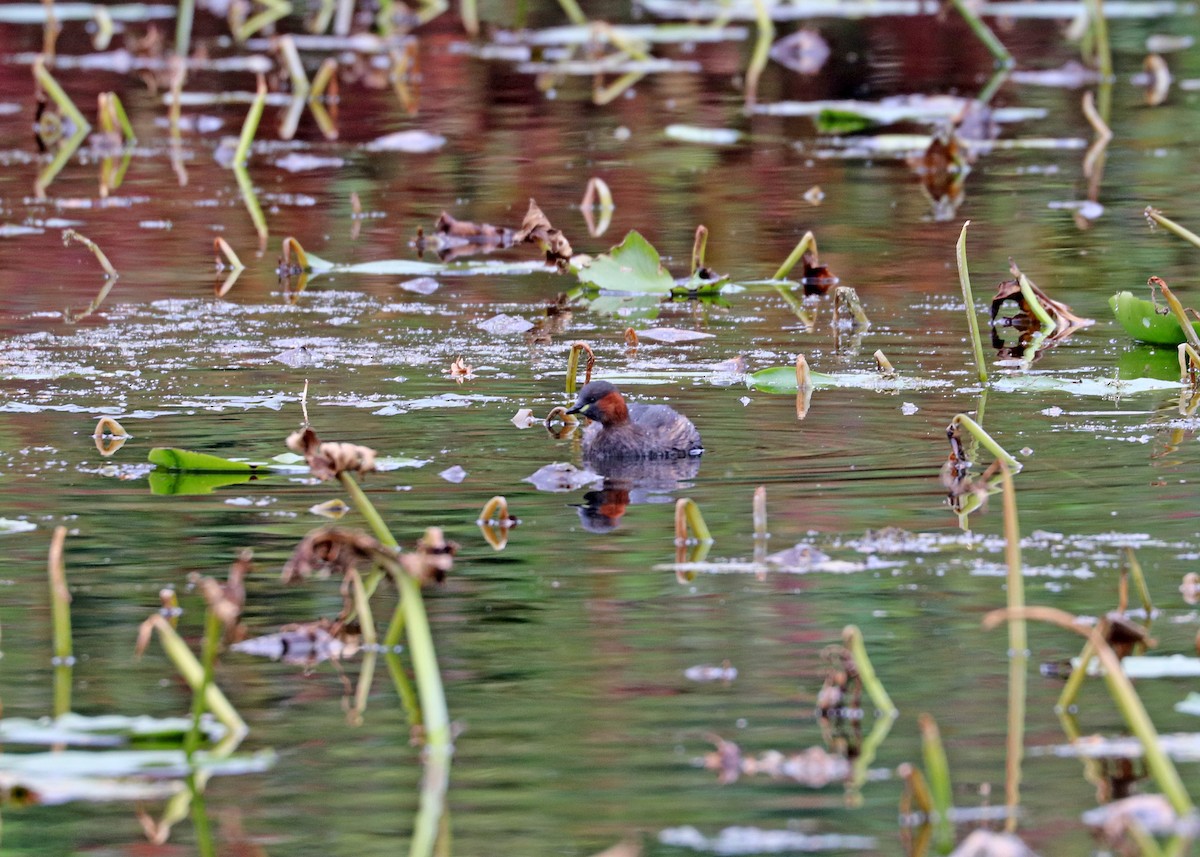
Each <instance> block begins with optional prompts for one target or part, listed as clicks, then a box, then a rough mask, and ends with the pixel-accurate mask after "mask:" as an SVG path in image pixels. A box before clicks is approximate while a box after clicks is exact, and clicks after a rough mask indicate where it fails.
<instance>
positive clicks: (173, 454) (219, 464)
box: [149, 446, 271, 473]
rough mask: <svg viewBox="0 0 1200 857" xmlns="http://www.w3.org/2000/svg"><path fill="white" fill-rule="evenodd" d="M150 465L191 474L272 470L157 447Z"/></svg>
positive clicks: (266, 466) (262, 464) (190, 452)
mask: <svg viewBox="0 0 1200 857" xmlns="http://www.w3.org/2000/svg"><path fill="white" fill-rule="evenodd" d="M149 459H150V463H151V464H156V465H158V466H159V467H161V468H163V469H164V470H182V471H188V472H191V473H258V472H261V471H264V470H271V466H270V465H269V464H267V463H265V462H261V461H259V462H253V461H234V460H232V459H229V458H221V457H220V456H217V455H209V454H208V453H206V452H192V451H190V450H187V449H175V448H174V447H165V446H157V447H155V448H154V449H152V450H150V455H149Z"/></svg>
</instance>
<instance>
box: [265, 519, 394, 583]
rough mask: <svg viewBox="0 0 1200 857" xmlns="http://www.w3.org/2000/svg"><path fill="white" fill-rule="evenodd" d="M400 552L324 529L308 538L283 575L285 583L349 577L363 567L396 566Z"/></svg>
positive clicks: (335, 529)
mask: <svg viewBox="0 0 1200 857" xmlns="http://www.w3.org/2000/svg"><path fill="white" fill-rule="evenodd" d="M395 561H396V552H395V551H394V550H391V549H390V548H388V547H385V546H384V545H382V544H380V542H379V541H378V540H377V539H375V538H373V537H371V536H369V535H367V534H366V533H363V532H359V531H358V530H347V529H341V528H338V527H321V528H319V529H316V530H313V531H312V532H311V533H309V534H308V535H307V536H305V537H304V538H303V539H302V540H301V541H300V544H298V545H297V546H296V549H295V550H294V551H292V556H291V558H289V559H288V561H287V563H286V564H285V565H284V566H283V573H282V574H281V575H280V577H281V579H282V580H283V582H284V583H294V582H295V581H297V580H304V579H305V578H308V577H311V576H312V575H313V574H314V573H319V574H320V575H321V576H323V577H325V576H328V575H330V574H333V575H337V576H339V577H342V576H345V575H347V574H349V573H350V571H351V570H353V569H356V568H358V567H359V566H360V565H364V566H373V565H375V564H377V563H380V564H384V565H387V566H389V567H390V566H393V565H394V563H395Z"/></svg>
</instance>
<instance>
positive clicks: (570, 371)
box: [566, 342, 596, 396]
mask: <svg viewBox="0 0 1200 857" xmlns="http://www.w3.org/2000/svg"><path fill="white" fill-rule="evenodd" d="M581 351H586V352H587V362H586V363H585V364H584V370H583V383H584V384H590V383H591V381H592V369H594V368H595V366H596V353H595V352H594V351H592V346H590V345H588V344H587V343H586V342H576V343H575V344H574V345H572V346H571V352H570V353H569V354H568V355H567V387H566V392H567V395H568V396H574V395H575V386H576V380H575V377H576V376H577V375H578V374H579V353H580V352H581Z"/></svg>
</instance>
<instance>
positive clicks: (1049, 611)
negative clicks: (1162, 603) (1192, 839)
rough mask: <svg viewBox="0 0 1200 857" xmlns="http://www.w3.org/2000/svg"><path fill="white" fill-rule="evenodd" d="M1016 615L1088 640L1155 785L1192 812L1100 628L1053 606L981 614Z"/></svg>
mask: <svg viewBox="0 0 1200 857" xmlns="http://www.w3.org/2000/svg"><path fill="white" fill-rule="evenodd" d="M1018 618H1021V619H1035V620H1038V621H1043V622H1050V623H1051V624H1054V625H1058V626H1059V627H1060V628H1065V629H1067V630H1069V631H1074V632H1076V633H1077V634H1081V635H1083V636H1084V637H1086V638H1087V639H1088V640H1089V642H1090V643H1091V646H1092V648H1093V649H1094V650H1095V652H1096V657H1097V658H1099V659H1100V665H1101V667H1102V668H1103V670H1104V680H1105V682H1106V683H1107V684H1108V689H1109V693H1110V694H1112V697H1113V701H1114V702H1115V703H1116V705H1117V710H1118V711H1120V712H1121V716H1122V717H1123V718H1124V719H1125V724H1126V725H1127V726H1128V727H1129V731H1131V732H1132V733H1133V734H1134V736H1135V737H1136V738H1137V739H1138V741H1140V742H1141V744H1142V753H1143V756H1144V758H1145V760H1146V768H1147V769H1148V770H1149V771H1150V775H1151V776H1152V777H1154V779H1155V781H1156V782H1157V783H1158V787H1159V788H1160V789H1162V792H1163V794H1164V795H1165V796H1166V798H1167V800H1168V801H1170V802H1171V807H1172V808H1173V809H1174V810H1175V812H1176V813H1177V814H1178V815H1181V816H1183V815H1188V814H1189V813H1192V812H1194V811H1195V806H1194V805H1193V804H1192V799H1191V797H1190V796H1189V795H1188V792H1187V789H1186V788H1185V787H1184V785H1183V780H1182V779H1181V778H1180V776H1179V771H1178V770H1176V768H1175V763H1174V762H1172V761H1171V757H1170V756H1169V755H1167V753H1166V751H1164V750H1163V748H1162V744H1161V743H1159V739H1158V731H1157V730H1156V729H1155V728H1154V723H1153V721H1151V719H1150V715H1149V714H1147V713H1146V708H1145V706H1144V705H1143V704H1142V700H1141V698H1140V697H1139V696H1138V694H1137V691H1136V690H1135V689H1134V687H1133V683H1132V682H1131V681H1130V680H1129V676H1127V675H1126V674H1125V670H1123V669H1122V668H1121V660H1120V658H1118V657H1117V655H1116V653H1115V652H1113V650H1112V647H1111V646H1109V645H1108V643H1106V642H1105V641H1104V638H1103V637H1101V636H1100V634H1099V632H1098V631H1097V630H1096V629H1095V628H1084V627H1082V626H1080V625H1079V624H1078V623H1077V622H1076V621H1075V617H1074V616H1072V615H1071V614H1070V613H1067V612H1066V611H1064V610H1057V609H1055V608H1053V607H1026V608H1024V609H1023V610H1017V611H1013V610H994V611H992V612H991V613H989V614H988V615H987V616H985V617H984V620H983V626H984V628H985V629H989V630H990V629H991V628H994V627H995V626H996V625H997V624H999V623H1000V622H1003V621H1005V620H1011V619H1018Z"/></svg>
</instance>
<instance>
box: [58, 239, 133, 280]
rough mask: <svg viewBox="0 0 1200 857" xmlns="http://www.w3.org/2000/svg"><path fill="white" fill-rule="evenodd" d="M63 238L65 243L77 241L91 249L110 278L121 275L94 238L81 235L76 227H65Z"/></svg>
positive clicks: (113, 278)
mask: <svg viewBox="0 0 1200 857" xmlns="http://www.w3.org/2000/svg"><path fill="white" fill-rule="evenodd" d="M62 239H63V244H64V245H69V244H70V243H71V242H72V241H76V242H78V243H80V244H82V245H83V246H84V247H86V248H88V249H89V250H91V251H92V255H93V256H95V257H96V261H97V262H99V263H100V267H101V268H103V269H104V275H105V276H106V277H108V278H109V279H110V280H115V279H117V278H118V277H120V276H121V275H120V274H118V273H117V269H116V268H114V267H113V266H112V262H110V261H108V257H107V256H105V255H104V251H103V250H101V249H100V246H99V245H98V244H97V243H96V242H95V241H93V240H92V239H90V238H86V237H84V236H83V235H80V234H79V233H78V232H76V231H75V230H74V229H64V230H63V234H62Z"/></svg>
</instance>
